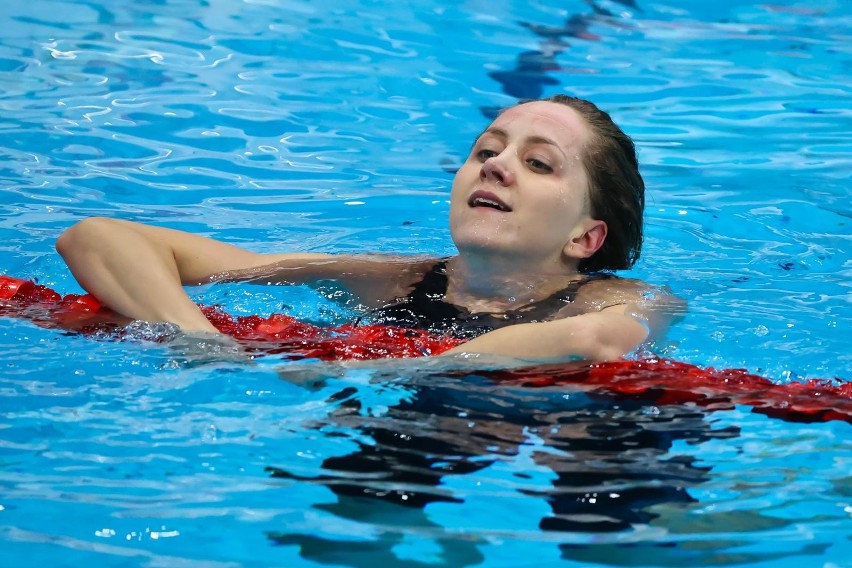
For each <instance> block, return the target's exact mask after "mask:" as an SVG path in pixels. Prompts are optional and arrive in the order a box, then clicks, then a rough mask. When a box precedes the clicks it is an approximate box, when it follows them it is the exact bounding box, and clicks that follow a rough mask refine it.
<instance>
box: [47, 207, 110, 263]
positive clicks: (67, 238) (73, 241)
mask: <svg viewBox="0 0 852 568" xmlns="http://www.w3.org/2000/svg"><path fill="white" fill-rule="evenodd" d="M114 225H115V221H114V220H113V219H107V218H105V217H90V218H88V219H83V220H82V221H80V222H78V223H75V224H74V225H72V226H71V227H70V228H68V229H67V230H65V232H63V233H62V234H61V235H59V238H58V239H56V252H58V253H59V254H60V256H62V258H64V259H65V260H66V262H67V261H68V259H69V258H73V257H74V256H75V255H77V254H79V253H81V252H84V251H90V250H92V249H93V248H95V247H96V246H97V244H98V243H103V242H104V239H108V238H109V235H110V232H111V231H113V230H114Z"/></svg>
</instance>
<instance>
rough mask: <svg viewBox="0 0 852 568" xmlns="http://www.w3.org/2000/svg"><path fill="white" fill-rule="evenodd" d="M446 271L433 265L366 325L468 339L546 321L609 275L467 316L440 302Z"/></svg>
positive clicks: (443, 264)
mask: <svg viewBox="0 0 852 568" xmlns="http://www.w3.org/2000/svg"><path fill="white" fill-rule="evenodd" d="M446 267H447V262H446V261H445V260H442V261H440V262H437V263H436V264H435V266H433V267H432V268H431V269H430V270H429V272H427V273H426V275H425V276H424V277H423V279H422V280H421V281H420V282H418V283H417V284H415V285H414V289H413V290H411V292H410V293H409V294H408V295H407V296H406V297H405V298H402V299H401V300H399V301H397V302H394V303H392V304H389V305H387V306H383V307H381V308H378V309H377V310H373V311H372V312H371V313H370V315H369V317H368V319H369V321H370V323H373V324H380V325H392V326H397V327H406V328H411V329H423V330H426V331H429V332H432V333H436V334H439V335H444V334H449V335H453V336H455V337H458V338H460V339H471V338H473V337H476V336H478V335H482V334H483V333H486V332H489V331H492V330H494V329H498V328H501V327H506V326H507V325H512V324H516V323H528V322H536V321H544V320H547V319H549V318H550V317H551V316H553V314H554V313H556V312H557V311H558V310H559V309H561V308H562V307H564V306H565V304H568V303H571V302H573V301H574V298H575V297H576V295H577V291H578V290H579V289H580V288H581V287H582V286H583V285H585V284H587V283H588V282H591V281H592V280H601V279H605V278H612V276H611V275H610V274H606V273H596V274H592V275H589V276H587V277H586V278H584V279H582V280H578V281H576V282H572V283H571V284H569V285H568V286H567V287H565V288H563V289H562V290H559V291H558V292H556V293H555V294H553V295H551V296H549V297H547V298H545V299H544V300H541V301H538V302H533V303H531V304H527V305H525V306H522V307H520V308H518V309H515V310H509V311H507V312H505V313H502V314H493V313H471V312H470V311H469V310H467V309H466V308H462V307H459V306H456V305H455V304H450V303H448V302H446V301H444V295H445V294H446V293H447V270H446Z"/></svg>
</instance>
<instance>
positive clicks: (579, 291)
mask: <svg viewBox="0 0 852 568" xmlns="http://www.w3.org/2000/svg"><path fill="white" fill-rule="evenodd" d="M644 192H645V186H644V182H643V180H642V177H641V175H640V173H639V168H638V163H637V159H636V153H635V148H634V145H633V142H632V141H631V140H630V138H629V137H628V136H627V135H626V134H624V132H622V131H621V129H619V128H618V126H616V125H615V124H614V123H613V122H612V120H611V118H610V116H609V115H608V114H607V113H605V112H603V111H601V110H599V109H598V108H597V107H596V106H595V105H594V104H592V103H590V102H588V101H585V100H582V99H577V98H573V97H568V96H565V95H557V96H554V97H551V98H549V99H543V100H535V101H528V102H523V103H520V104H517V105H515V106H512V107H510V108H508V109H506V110H504V111H503V112H502V113H501V114H500V115H499V116H498V117H497V118H496V119H495V120H494V122H493V123H491V125H490V126H488V128H486V129H485V131H484V132H482V134H480V135H479V137H478V138H477V139H476V141H475V143H474V145H473V148H472V150H471V152H470V155H469V156H468V158H467V159H466V161H465V162H464V164H463V165H462V166H461V167H460V169H459V170H458V172H457V174H456V176H455V179H454V181H453V185H452V194H451V202H450V230H451V233H452V238H453V242H454V243H455V246H456V248H457V249H458V254H457V255H456V256H453V257H450V258H446V259H435V258H432V259H425V258H422V257H416V258H413V257H408V258H406V257H391V256H380V255H330V254H312V253H283V254H258V253H254V252H251V251H248V250H245V249H242V248H239V247H236V246H232V245H229V244H226V243H223V242H219V241H216V240H212V239H209V238H206V237H202V236H199V235H194V234H191V233H186V232H182V231H176V230H172V229H166V228H161V227H153V226H147V225H141V224H137V223H133V222H129V221H122V220H114V219H105V218H90V219H86V220H83V221H81V222H79V223H77V224H76V225H74V226H73V227H71V228H70V229H68V230H67V231H66V232H65V233H64V234H62V235H61V236H60V238H59V240H58V241H57V250H58V251H59V253H60V254H61V255H62V256H63V258H64V259H65V261H66V262H67V264H68V266H69V268H70V269H71V271H72V273H73V274H74V276H75V278H76V279H77V281H78V282H79V283H80V285H81V286H82V287H83V288H85V289H86V291H88V292H89V293H90V294H92V295H94V296H95V297H96V298H98V299H99V300H100V301H101V302H102V303H103V304H104V305H106V306H108V307H109V308H111V309H112V310H113V311H115V312H117V313H119V314H121V315H123V316H126V317H128V318H131V319H136V320H146V321H152V322H172V323H174V324H177V325H178V326H180V328H181V329H182V330H183V331H185V332H213V333H218V332H217V331H216V329H215V328H214V327H213V326H212V325H211V324H210V322H209V321H208V320H207V319H206V318H205V317H204V315H203V314H202V312H201V311H200V310H199V308H198V307H197V306H196V305H195V303H193V302H192V300H191V299H190V298H189V296H188V295H187V293H186V291H185V290H184V288H183V286H184V285H193V284H202V283H208V282H223V281H238V280H250V281H254V282H258V283H276V284H312V283H317V282H319V281H323V280H329V279H333V280H336V281H337V282H339V283H341V284H342V285H344V286H345V287H346V288H347V289H348V290H349V291H350V292H351V293H352V294H353V295H354V297H355V299H357V301H358V302H359V303H360V304H362V305H363V306H365V307H366V308H367V309H368V310H370V311H368V313H367V317H366V319H367V320H368V321H369V322H370V323H387V324H389V325H397V326H403V327H414V328H420V329H427V330H430V331H434V332H436V333H450V334H453V335H455V336H457V337H462V338H464V339H466V342H465V343H463V344H461V345H459V346H458V347H456V348H454V349H452V350H451V351H449V352H448V353H449V354H460V353H469V354H495V355H500V356H508V357H518V358H523V359H536V360H564V359H568V358H582V359H586V360H608V359H617V358H619V357H621V356H623V355H625V354H627V353H629V352H631V351H633V350H635V349H636V348H637V347H639V346H640V345H642V344H643V343H646V342H648V341H650V340H652V339H653V338H654V337H656V336H658V335H659V334H660V333H662V332H663V331H664V329H665V327H666V326H667V325H668V324H669V323H670V321H671V319H672V318H673V316H675V315H676V312H677V311H678V310H679V307H680V305H681V302H680V301H679V300H678V299H677V298H674V297H672V296H671V295H668V294H666V293H665V291H663V290H661V289H657V288H653V287H651V286H649V285H647V284H644V283H642V282H639V281H636V280H629V279H623V278H617V277H614V276H612V275H610V274H609V273H608V272H606V271H612V270H622V269H627V268H630V267H631V266H632V265H633V264H634V263H635V262H636V260H637V259H638V257H639V253H640V249H641V244H642V211H643V208H644V203H645V197H644Z"/></svg>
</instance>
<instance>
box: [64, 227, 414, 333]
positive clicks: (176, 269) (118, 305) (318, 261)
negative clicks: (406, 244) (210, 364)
mask: <svg viewBox="0 0 852 568" xmlns="http://www.w3.org/2000/svg"><path fill="white" fill-rule="evenodd" d="M56 248H57V251H59V254H61V255H62V257H63V258H64V259H65V262H66V263H67V264H68V267H69V268H70V269H71V272H72V274H73V275H74V277H75V278H76V279H77V281H78V282H79V283H80V285H81V286H82V287H83V288H84V289H85V290H86V291H87V292H89V293H90V294H92V295H93V296H95V297H96V298H97V299H98V300H100V302H101V303H103V304H104V305H105V306H107V307H109V308H110V309H112V310H113V311H115V312H117V313H119V314H121V315H124V316H126V317H129V318H132V319H141V320H146V321H169V322H172V323H175V324H177V325H179V326H180V327H181V328H182V329H183V330H185V331H216V330H215V328H214V327H213V326H212V325H211V324H210V322H208V321H207V318H205V317H204V315H203V314H202V313H201V310H200V309H199V308H198V306H196V305H195V303H193V302H192V300H191V299H190V298H189V296H188V295H187V294H186V292H185V291H184V289H183V285H185V284H198V283H201V282H205V281H211V280H216V279H253V278H257V277H258V276H263V277H265V279H266V280H269V281H287V282H291V283H307V282H311V281H313V280H318V279H322V278H338V279H340V280H341V281H344V283H347V282H346V280H347V279H348V280H350V281H352V282H351V283H354V284H355V288H356V292H357V291H358V290H357V288H358V284H359V282H360V281H361V280H364V279H365V277H369V278H373V277H377V276H382V272H386V271H387V263H386V262H384V263H382V262H376V261H375V260H357V259H354V258H349V259H348V260H347V259H345V258H342V257H335V256H332V255H326V254H310V253H295V254H259V253H254V252H251V251H248V250H245V249H242V248H239V247H236V246H233V245H229V244H226V243H223V242H219V241H216V240H213V239H209V238H206V237H202V236H199V235H194V234H191V233H186V232H183V231H176V230H173V229H166V228H163V227H152V226H148V225H141V224H138V223H133V222H130V221H122V220H117V219H106V218H99V217H95V218H91V219H86V220H84V221H81V222H79V223H77V224H76V225H74V226H73V227H71V228H70V229H68V230H67V231H65V233H63V234H62V235H61V236H60V237H59V240H58V241H57V243H56ZM261 267H267V268H266V269H261ZM408 268H411V267H410V266H408ZM406 272H410V270H403V271H402V272H401V273H400V272H398V273H397V274H396V276H397V279H399V278H400V275H401V276H402V278H401V282H397V285H403V286H404V285H405V281H406V280H408V277H406V275H405V273H406ZM415 272H419V270H415ZM282 274H283V275H285V276H286V277H285V276H282ZM216 275H220V276H219V277H218V278H217V277H216ZM413 278H416V276H414V277H413ZM397 279H394V278H391V280H392V281H396V280H397ZM362 287H363V284H362ZM366 289H367V288H366V287H365V290H366ZM377 292H378V293H379V294H380V295H381V294H393V291H391V290H377Z"/></svg>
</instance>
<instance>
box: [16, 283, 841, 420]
mask: <svg viewBox="0 0 852 568" xmlns="http://www.w3.org/2000/svg"><path fill="white" fill-rule="evenodd" d="M201 309H202V311H203V312H204V315H205V316H207V319H209V320H210V322H211V323H212V324H213V325H214V326H215V327H216V328H217V329H218V330H219V331H221V332H222V333H226V334H228V335H230V336H232V337H234V338H236V339H237V340H239V341H240V342H242V343H243V344H244V345H246V346H247V347H248V348H249V349H252V350H256V351H263V352H266V353H287V354H288V355H291V356H293V357H294V358H318V359H323V360H341V359H359V360H368V359H379V358H389V357H420V356H424V355H437V354H440V353H443V352H444V351H447V350H448V349H451V348H452V347H455V346H456V345H459V344H460V343H461V341H460V340H458V339H455V338H452V337H448V336H435V335H432V334H429V333H427V332H424V331H420V330H411V329H403V328H396V327H390V326H380V325H352V324H346V325H340V326H336V327H318V326H315V325H312V324H309V323H305V322H302V321H299V320H297V319H296V318H293V317H291V316H287V315H283V314H274V315H271V316H269V317H266V318H264V317H260V316H233V315H230V314H227V313H225V312H224V311H222V310H221V309H219V308H218V307H205V306H203V307H202V308H201ZM0 315H2V316H9V317H21V318H26V319H29V320H30V321H33V322H35V323H36V324H37V325H40V326H43V327H58V328H71V329H76V330H78V331H81V332H83V333H86V332H91V331H97V330H99V329H116V328H117V327H119V325H120V324H119V323H118V322H119V321H121V320H120V318H117V317H113V319H112V320H111V319H110V316H115V314H114V313H113V312H111V311H110V310H108V309H107V308H104V307H103V306H101V304H100V302H98V300H97V299H95V298H94V297H92V296H91V295H88V294H86V295H77V294H68V295H66V296H62V295H60V294H59V293H57V292H55V291H54V290H51V289H50V288H48V287H46V286H42V285H39V284H35V283H34V282H32V281H29V280H22V279H19V278H12V277H10V276H0ZM485 374H486V375H488V376H490V377H492V378H493V379H495V380H499V381H501V382H502V381H507V382H513V383H517V384H520V385H523V386H528V387H550V386H558V385H575V386H577V387H578V388H579V389H581V390H584V391H589V392H601V393H616V394H619V395H623V396H627V397H636V398H641V399H642V400H649V401H652V402H653V403H654V404H659V405H665V404H684V403H694V404H696V405H699V406H703V407H708V408H711V409H723V408H731V407H732V406H733V405H735V404H742V405H747V406H751V407H753V409H754V410H755V411H756V412H760V413H762V414H766V415H769V416H773V417H778V418H783V419H785V420H791V421H799V422H824V421H829V420H842V421H845V422H850V423H852V383H848V382H832V381H826V380H819V379H811V380H807V381H802V382H789V383H784V384H778V383H775V382H773V381H771V380H769V379H767V378H765V377H761V376H758V375H754V374H751V373H748V372H747V371H745V370H743V369H713V368H708V369H702V368H700V367H696V366H695V365H690V364H688V363H681V362H678V361H672V360H667V359H644V360H639V361H628V360H623V361H611V362H605V363H595V364H583V363H579V364H578V363H570V364H562V365H546V366H537V367H531V368H527V369H521V370H513V371H500V372H487V373H485Z"/></svg>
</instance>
